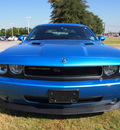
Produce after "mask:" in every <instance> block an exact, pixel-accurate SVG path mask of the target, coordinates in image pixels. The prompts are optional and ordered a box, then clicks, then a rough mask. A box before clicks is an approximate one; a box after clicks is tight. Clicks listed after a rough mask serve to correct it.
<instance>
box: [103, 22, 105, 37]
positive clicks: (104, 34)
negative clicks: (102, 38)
mask: <svg viewBox="0 0 120 130" xmlns="http://www.w3.org/2000/svg"><path fill="white" fill-rule="evenodd" d="M103 28H104V32H103V33H104V35H105V22H103Z"/></svg>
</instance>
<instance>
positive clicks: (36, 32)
mask: <svg viewBox="0 0 120 130" xmlns="http://www.w3.org/2000/svg"><path fill="white" fill-rule="evenodd" d="M46 39H47V40H48V39H77V40H79V39H80V40H96V38H95V36H94V35H93V33H92V32H91V31H90V30H89V29H88V28H87V27H84V26H69V25H67V26H66V25H63V26H60V25H54V26H52V25H51V26H38V27H36V28H34V29H33V30H32V32H31V34H30V35H29V36H28V38H27V39H26V40H46Z"/></svg>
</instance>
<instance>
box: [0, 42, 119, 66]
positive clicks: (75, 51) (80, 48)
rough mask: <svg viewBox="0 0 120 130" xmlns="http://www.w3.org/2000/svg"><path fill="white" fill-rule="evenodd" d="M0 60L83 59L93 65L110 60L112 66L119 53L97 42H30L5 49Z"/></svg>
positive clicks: (0, 54) (0, 55)
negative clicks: (92, 60) (92, 61)
mask: <svg viewBox="0 0 120 130" xmlns="http://www.w3.org/2000/svg"><path fill="white" fill-rule="evenodd" d="M0 58H9V59H10V58H11V59H15V58H16V60H17V58H19V60H20V59H22V58H27V59H28V58H31V60H33V59H35V58H39V59H40V58H42V61H43V59H44V58H46V59H49V60H50V59H51V58H54V59H55V58H59V59H61V58H67V59H71V58H72V59H73V58H74V59H76V60H75V61H77V60H78V59H79V60H81V61H82V60H83V59H84V63H87V62H88V61H89V60H90V59H94V62H95V63H96V62H97V61H98V60H99V62H102V63H105V62H106V60H108V59H109V61H110V60H111V59H112V64H113V59H114V60H117V61H116V62H118V59H120V51H119V50H118V49H116V48H113V47H111V46H109V45H105V44H101V43H100V42H99V41H96V42H95V41H77V40H73V41H71V40H57V41H52V40H51V41H30V42H23V43H22V44H19V45H15V46H13V47H10V48H8V49H6V50H5V51H3V52H2V53H0ZM88 59H89V60H88ZM103 59H104V61H103ZM49 60H48V61H49ZM100 60H101V61H100ZM75 61H74V62H75ZM90 61H91V60H90ZM90 61H89V62H90ZM78 63H79V62H78ZM92 64H93V63H92ZM58 65H59V64H58Z"/></svg>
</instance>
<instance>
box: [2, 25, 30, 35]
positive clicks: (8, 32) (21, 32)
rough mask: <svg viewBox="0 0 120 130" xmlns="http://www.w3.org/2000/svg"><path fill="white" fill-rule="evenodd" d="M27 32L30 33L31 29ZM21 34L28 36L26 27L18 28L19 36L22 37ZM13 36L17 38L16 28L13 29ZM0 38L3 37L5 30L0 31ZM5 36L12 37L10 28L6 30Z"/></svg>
mask: <svg viewBox="0 0 120 130" xmlns="http://www.w3.org/2000/svg"><path fill="white" fill-rule="evenodd" d="M29 30H30V31H31V30H32V28H29ZM22 34H28V29H27V28H26V27H25V28H19V35H22ZM13 35H14V36H18V28H16V27H13ZM0 36H5V29H1V30H0ZM6 36H12V28H10V29H6Z"/></svg>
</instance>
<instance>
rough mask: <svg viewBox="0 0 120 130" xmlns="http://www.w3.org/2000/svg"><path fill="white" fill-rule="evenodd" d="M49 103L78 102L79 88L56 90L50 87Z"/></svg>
mask: <svg viewBox="0 0 120 130" xmlns="http://www.w3.org/2000/svg"><path fill="white" fill-rule="evenodd" d="M48 95H49V103H69V104H72V103H77V102H78V95H79V91H78V90H56V89H49V91H48Z"/></svg>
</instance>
